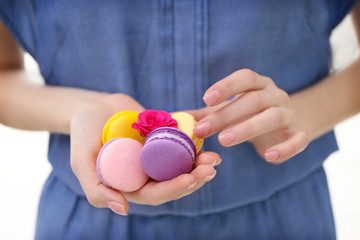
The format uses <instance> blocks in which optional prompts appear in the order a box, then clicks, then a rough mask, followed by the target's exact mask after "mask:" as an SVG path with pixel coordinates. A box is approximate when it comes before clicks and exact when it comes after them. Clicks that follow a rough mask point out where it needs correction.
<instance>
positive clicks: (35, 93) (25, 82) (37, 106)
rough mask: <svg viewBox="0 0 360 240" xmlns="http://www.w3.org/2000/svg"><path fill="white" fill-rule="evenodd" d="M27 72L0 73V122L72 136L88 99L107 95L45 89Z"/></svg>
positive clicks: (78, 90)
mask: <svg viewBox="0 0 360 240" xmlns="http://www.w3.org/2000/svg"><path fill="white" fill-rule="evenodd" d="M31 77H34V76H32V75H30V74H28V73H26V72H25V71H24V70H21V69H18V70H12V71H1V72H0V122H1V123H3V124H5V125H8V126H11V127H15V128H20V129H26V130H47V131H51V132H57V133H63V134H69V128H70V127H69V126H70V121H71V119H72V116H73V115H74V114H75V112H76V111H79V109H80V107H81V106H80V105H81V104H82V103H83V100H85V99H94V100H96V99H101V98H102V97H104V96H103V95H105V94H104V93H98V92H94V91H87V90H81V89H74V88H65V87H51V86H41V85H39V84H34V83H32V81H29V78H31Z"/></svg>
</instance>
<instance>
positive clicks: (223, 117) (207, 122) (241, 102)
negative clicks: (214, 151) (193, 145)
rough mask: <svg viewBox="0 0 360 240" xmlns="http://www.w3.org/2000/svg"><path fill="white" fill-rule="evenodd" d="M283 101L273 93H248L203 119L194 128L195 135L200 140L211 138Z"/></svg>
mask: <svg viewBox="0 0 360 240" xmlns="http://www.w3.org/2000/svg"><path fill="white" fill-rule="evenodd" d="M281 101H282V98H278V97H275V96H273V94H272V91H271V92H267V91H253V92H249V93H246V94H244V95H243V96H241V97H239V98H237V99H236V100H234V101H232V102H231V103H229V104H227V105H226V106H224V107H223V108H220V109H218V110H217V111H215V112H213V113H211V114H209V115H208V116H207V117H205V118H203V119H202V120H201V121H200V122H199V123H198V124H197V125H196V127H195V128H194V133H195V135H196V136H197V137H200V138H205V137H208V136H211V135H213V134H215V133H217V132H219V131H221V130H223V129H225V128H227V127H229V126H231V125H233V124H235V123H237V122H242V121H244V120H246V119H248V118H249V117H251V116H252V115H254V114H257V113H259V112H262V111H263V110H265V109H266V108H269V107H271V106H276V105H279V104H281ZM244 106H245V107H244Z"/></svg>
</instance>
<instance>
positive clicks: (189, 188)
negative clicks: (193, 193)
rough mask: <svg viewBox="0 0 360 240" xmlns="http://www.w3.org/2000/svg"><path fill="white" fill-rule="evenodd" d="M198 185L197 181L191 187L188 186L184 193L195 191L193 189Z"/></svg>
mask: <svg viewBox="0 0 360 240" xmlns="http://www.w3.org/2000/svg"><path fill="white" fill-rule="evenodd" d="M196 184H197V180H195V182H194V183H193V184H191V185H190V186H188V187H187V188H186V190H185V191H184V192H186V191H189V190H191V189H193V188H194V187H195V186H196Z"/></svg>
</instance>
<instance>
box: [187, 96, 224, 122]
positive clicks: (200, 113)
mask: <svg viewBox="0 0 360 240" xmlns="http://www.w3.org/2000/svg"><path fill="white" fill-rule="evenodd" d="M230 102H231V100H229V101H225V102H223V103H221V104H219V105H217V106H214V107H204V108H200V109H194V110H187V111H184V112H187V113H189V114H191V115H193V116H194V118H195V120H196V121H200V120H201V119H203V118H204V117H206V116H208V115H209V114H211V113H213V112H215V111H216V110H218V109H220V108H222V107H224V106H226V105H227V104H228V103H230Z"/></svg>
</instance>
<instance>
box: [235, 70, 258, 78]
mask: <svg viewBox="0 0 360 240" xmlns="http://www.w3.org/2000/svg"><path fill="white" fill-rule="evenodd" d="M238 74H239V75H241V76H242V77H244V78H247V79H249V80H256V78H257V73H255V72H254V71H252V70H250V69H248V68H244V69H241V70H239V71H238Z"/></svg>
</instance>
